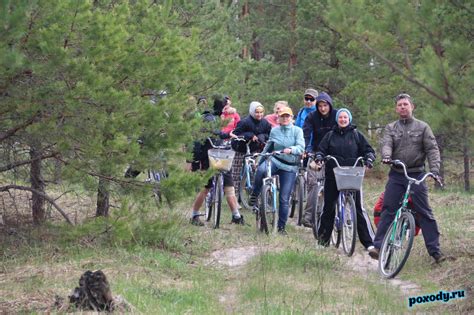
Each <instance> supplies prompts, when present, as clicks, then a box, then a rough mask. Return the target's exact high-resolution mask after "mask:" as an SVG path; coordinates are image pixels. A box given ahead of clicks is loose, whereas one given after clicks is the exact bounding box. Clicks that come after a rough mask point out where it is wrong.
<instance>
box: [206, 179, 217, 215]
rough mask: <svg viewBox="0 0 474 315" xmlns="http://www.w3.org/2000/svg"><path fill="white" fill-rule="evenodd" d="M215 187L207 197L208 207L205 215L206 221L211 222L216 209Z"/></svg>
mask: <svg viewBox="0 0 474 315" xmlns="http://www.w3.org/2000/svg"><path fill="white" fill-rule="evenodd" d="M214 191H215V189H214V187H213V188H211V189H209V192H208V193H207V195H206V199H205V207H206V214H205V219H206V221H208V222H209V221H211V218H212V213H213V211H212V210H213V208H214V200H213V196H214Z"/></svg>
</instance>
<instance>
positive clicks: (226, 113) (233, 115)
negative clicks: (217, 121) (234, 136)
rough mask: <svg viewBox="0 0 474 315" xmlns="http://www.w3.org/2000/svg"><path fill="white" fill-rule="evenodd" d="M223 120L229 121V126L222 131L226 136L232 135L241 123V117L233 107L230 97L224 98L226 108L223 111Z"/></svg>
mask: <svg viewBox="0 0 474 315" xmlns="http://www.w3.org/2000/svg"><path fill="white" fill-rule="evenodd" d="M221 119H222V120H223V121H227V125H225V126H224V127H222V129H221V131H222V132H223V133H225V134H230V132H231V131H232V130H234V129H235V127H237V124H238V123H239V121H240V116H239V114H238V113H237V110H236V109H235V107H232V101H231V100H230V97H228V96H226V97H224V108H223V109H222V114H221Z"/></svg>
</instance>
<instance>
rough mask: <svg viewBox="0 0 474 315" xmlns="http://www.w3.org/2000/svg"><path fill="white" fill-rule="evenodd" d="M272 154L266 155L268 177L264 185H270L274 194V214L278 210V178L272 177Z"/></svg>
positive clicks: (264, 179) (264, 180) (265, 178)
mask: <svg viewBox="0 0 474 315" xmlns="http://www.w3.org/2000/svg"><path fill="white" fill-rule="evenodd" d="M271 156H272V154H268V155H265V160H266V162H267V165H266V173H265V174H266V177H264V178H263V184H262V186H265V185H270V187H271V192H272V212H276V210H277V187H278V186H277V176H273V175H272V162H271Z"/></svg>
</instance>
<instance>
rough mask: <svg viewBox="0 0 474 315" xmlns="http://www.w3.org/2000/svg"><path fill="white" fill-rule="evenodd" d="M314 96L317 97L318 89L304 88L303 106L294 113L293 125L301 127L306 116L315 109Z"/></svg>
mask: <svg viewBox="0 0 474 315" xmlns="http://www.w3.org/2000/svg"><path fill="white" fill-rule="evenodd" d="M316 97H318V91H316V90H315V89H306V91H304V106H303V107H302V108H301V109H300V110H299V112H298V115H296V120H295V126H298V127H300V128H303V124H304V120H305V119H306V117H307V116H308V115H309V114H310V113H312V112H314V111H315V110H316Z"/></svg>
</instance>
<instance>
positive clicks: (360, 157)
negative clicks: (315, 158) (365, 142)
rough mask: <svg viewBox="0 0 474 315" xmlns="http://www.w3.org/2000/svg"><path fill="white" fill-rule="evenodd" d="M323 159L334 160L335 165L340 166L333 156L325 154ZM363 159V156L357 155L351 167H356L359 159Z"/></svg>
mask: <svg viewBox="0 0 474 315" xmlns="http://www.w3.org/2000/svg"><path fill="white" fill-rule="evenodd" d="M324 159H325V160H334V161H335V162H336V165H337V167H339V168H342V166H341V165H340V164H339V161H338V160H337V159H336V158H335V157H334V156H332V155H326V156H325V158H324ZM363 159H364V157H362V156H359V157H358V158H357V160H356V161H355V163H354V165H353V166H352V167H356V166H357V164H359V161H361V160H363Z"/></svg>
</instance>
